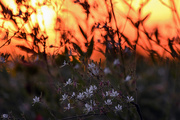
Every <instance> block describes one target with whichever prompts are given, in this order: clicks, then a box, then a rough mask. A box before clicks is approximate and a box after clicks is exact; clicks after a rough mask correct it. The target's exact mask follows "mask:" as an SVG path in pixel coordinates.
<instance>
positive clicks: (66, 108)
mask: <svg viewBox="0 0 180 120" xmlns="http://www.w3.org/2000/svg"><path fill="white" fill-rule="evenodd" d="M71 108H73V107H71V104H70V103H68V106H67V107H64V109H65V110H70V109H71Z"/></svg>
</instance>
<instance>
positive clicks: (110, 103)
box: [104, 99, 112, 105]
mask: <svg viewBox="0 0 180 120" xmlns="http://www.w3.org/2000/svg"><path fill="white" fill-rule="evenodd" d="M104 102H105V104H106V105H112V101H111V100H110V99H107V101H104Z"/></svg>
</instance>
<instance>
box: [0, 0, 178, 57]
mask: <svg viewBox="0 0 180 120" xmlns="http://www.w3.org/2000/svg"><path fill="white" fill-rule="evenodd" d="M2 1H3V2H4V4H5V5H7V6H8V8H10V9H12V10H13V13H14V14H18V9H21V10H22V12H25V11H26V10H27V9H26V8H25V7H23V6H18V5H17V4H16V3H15V2H13V1H14V0H2ZM43 1H44V0H30V2H29V3H28V4H31V5H32V7H33V8H35V9H36V10H37V14H32V15H31V21H30V22H28V24H26V25H25V31H26V32H28V33H31V28H32V27H33V26H34V25H36V24H39V26H40V28H41V30H42V31H46V33H47V35H48V36H49V39H48V44H49V45H51V44H53V45H56V46H57V45H58V44H59V42H57V41H58V40H59V39H58V38H59V36H60V34H61V32H58V33H57V32H55V30H54V28H55V27H56V24H55V23H56V18H57V16H60V18H61V19H62V20H63V23H62V24H61V26H63V28H64V29H66V30H71V31H72V33H74V36H75V37H76V38H77V39H79V40H81V46H83V43H84V42H83V41H84V39H83V38H82V35H81V34H80V32H79V29H78V26H77V23H78V24H80V25H81V26H82V28H83V29H84V30H85V31H87V32H88V30H89V29H90V27H91V26H92V25H93V24H94V22H101V23H102V22H105V21H106V17H107V15H108V14H107V10H106V6H105V4H104V2H103V0H96V3H95V2H94V0H89V3H90V4H91V5H92V6H93V5H99V8H98V9H96V10H94V9H93V7H91V9H90V11H91V12H92V14H93V16H94V19H92V18H91V20H90V21H89V25H88V26H87V24H86V15H85V14H84V11H83V8H82V7H81V6H80V5H78V4H74V3H73V1H74V0H65V1H64V2H63V0H51V1H52V2H51V3H50V4H48V6H47V5H43V6H38V4H41V3H43ZM80 1H83V0H80ZM126 1H127V3H129V4H131V0H126ZM145 1H146V0H132V6H133V9H134V10H132V9H131V10H130V12H129V14H128V11H129V7H128V6H127V5H126V4H125V3H124V2H123V0H113V4H114V10H115V15H116V19H117V21H118V27H119V29H120V31H121V32H123V33H124V34H125V35H126V36H128V37H129V38H130V39H131V40H132V41H133V40H134V39H135V37H136V29H135V28H134V27H133V26H132V24H131V23H130V22H129V21H128V22H127V24H125V23H126V16H127V15H128V16H129V17H130V18H132V19H133V20H134V21H137V20H138V16H137V15H138V9H139V7H140V4H141V3H144V2H145ZM162 1H163V2H165V3H166V4H167V5H170V2H169V1H170V0H162ZM56 2H58V3H57V4H56ZM178 3H179V1H178V0H176V7H177V10H178V11H180V6H179V5H178ZM61 5H62V6H61ZM18 7H19V8H18ZM109 7H110V4H109ZM23 10H24V11H23ZM149 13H151V15H150V17H149V18H148V19H147V21H146V22H145V26H146V30H147V31H148V32H152V31H154V29H155V28H156V27H158V28H159V31H160V33H161V36H162V37H163V38H167V37H173V36H176V35H177V32H176V30H177V29H176V27H178V28H179V26H178V25H179V24H178V25H177V24H176V25H175V24H174V22H173V17H172V12H171V10H170V9H169V8H167V7H166V6H164V5H162V4H161V3H160V2H159V0H150V1H149V2H148V3H147V5H146V6H145V7H144V8H143V10H142V15H141V17H142V18H143V17H144V16H146V15H147V14H149ZM0 18H2V15H0ZM3 22H4V26H5V27H6V29H9V31H10V33H11V34H10V36H12V35H13V34H14V32H15V31H17V30H18V27H19V26H21V24H22V21H20V20H19V24H18V25H19V26H18V27H17V26H16V25H14V24H13V22H12V21H8V20H3V19H0V26H2V24H3ZM43 24H44V25H43ZM125 25H126V26H125ZM112 26H114V24H113V23H112ZM123 28H124V31H122V30H123ZM2 33H3V30H2ZM95 35H96V36H95V39H98V38H99V31H97V33H95ZM10 36H9V38H10ZM2 38H3V37H2ZM2 38H1V37H0V39H2ZM141 39H142V40H140V43H139V44H141V45H145V44H147V40H145V38H141ZM3 42H5V40H3V41H2V40H1V42H0V45H1V44H3ZM31 42H32V41H31V40H29V43H28V44H30V43H31ZM95 43H96V46H98V43H97V42H96V40H95ZM163 43H164V44H167V41H165V40H164V41H163ZM17 44H27V43H26V42H25V41H22V40H21V41H20V40H18V39H12V43H11V44H10V45H9V46H5V47H3V49H2V48H1V49H0V52H4V51H7V52H12V51H14V52H16V53H17V54H18V53H19V49H17V48H15V47H13V46H15V45H17ZM153 47H154V48H153V49H155V50H158V51H161V50H162V49H161V48H159V47H158V46H157V45H155V44H154V45H153ZM51 50H52V49H51ZM49 51H50V50H49ZM52 51H53V50H52ZM52 51H51V52H52ZM161 53H162V52H161ZM97 54H98V53H96V54H94V56H97ZM98 56H99V54H98Z"/></svg>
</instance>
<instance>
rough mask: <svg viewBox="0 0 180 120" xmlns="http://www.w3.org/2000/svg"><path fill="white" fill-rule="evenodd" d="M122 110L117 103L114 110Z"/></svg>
mask: <svg viewBox="0 0 180 120" xmlns="http://www.w3.org/2000/svg"><path fill="white" fill-rule="evenodd" d="M121 110H122V106H121V105H119V104H118V105H117V106H115V111H116V112H117V111H121Z"/></svg>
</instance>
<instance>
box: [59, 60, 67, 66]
mask: <svg viewBox="0 0 180 120" xmlns="http://www.w3.org/2000/svg"><path fill="white" fill-rule="evenodd" d="M66 65H68V63H67V62H66V61H65V60H64V63H63V65H61V66H60V68H62V67H64V66H66Z"/></svg>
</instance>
